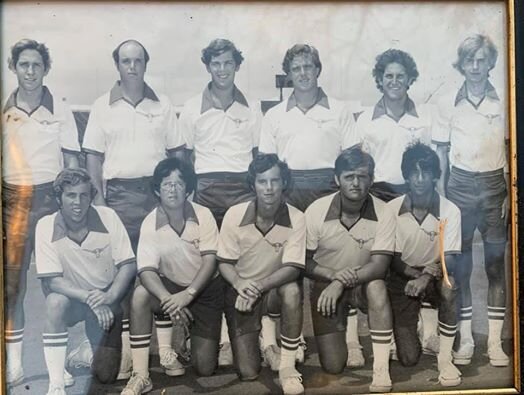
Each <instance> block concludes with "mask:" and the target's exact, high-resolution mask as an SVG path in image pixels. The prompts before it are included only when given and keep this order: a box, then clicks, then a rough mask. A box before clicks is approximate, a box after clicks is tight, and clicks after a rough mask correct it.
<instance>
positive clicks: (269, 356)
mask: <svg viewBox="0 0 524 395" xmlns="http://www.w3.org/2000/svg"><path fill="white" fill-rule="evenodd" d="M262 355H263V357H264V363H265V365H266V366H269V367H270V368H271V370H272V371H273V372H278V370H279V369H280V356H281V354H280V348H279V347H278V346H277V345H276V344H270V345H269V346H267V347H266V348H265V349H264V351H263V353H262Z"/></svg>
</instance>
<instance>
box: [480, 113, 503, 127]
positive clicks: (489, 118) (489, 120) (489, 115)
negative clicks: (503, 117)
mask: <svg viewBox="0 0 524 395" xmlns="http://www.w3.org/2000/svg"><path fill="white" fill-rule="evenodd" d="M484 117H485V118H486V119H487V120H488V123H489V124H490V125H491V124H492V123H493V120H494V119H495V118H498V117H500V115H499V114H484Z"/></svg>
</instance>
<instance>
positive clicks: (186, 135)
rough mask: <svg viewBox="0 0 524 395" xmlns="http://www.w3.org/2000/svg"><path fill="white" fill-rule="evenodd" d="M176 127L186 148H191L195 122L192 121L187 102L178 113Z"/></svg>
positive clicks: (193, 139) (192, 146)
mask: <svg viewBox="0 0 524 395" xmlns="http://www.w3.org/2000/svg"><path fill="white" fill-rule="evenodd" d="M178 129H179V132H180V136H181V137H182V139H183V141H184V143H185V144H186V148H187V149H193V148H194V141H195V122H194V121H193V117H192V116H191V111H190V109H189V105H188V104H187V103H186V105H185V106H184V108H183V109H182V112H181V113H180V119H179V120H178Z"/></svg>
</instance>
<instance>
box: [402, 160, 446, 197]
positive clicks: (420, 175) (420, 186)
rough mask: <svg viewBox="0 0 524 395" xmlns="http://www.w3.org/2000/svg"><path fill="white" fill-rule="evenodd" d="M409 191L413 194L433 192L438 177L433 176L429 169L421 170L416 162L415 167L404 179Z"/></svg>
mask: <svg viewBox="0 0 524 395" xmlns="http://www.w3.org/2000/svg"><path fill="white" fill-rule="evenodd" d="M406 181H407V183H408V185H409V190H410V192H411V193H412V194H413V195H415V196H428V195H430V194H431V193H433V190H434V189H435V184H436V182H437V181H438V179H436V178H435V176H434V175H433V172H432V171H431V170H422V169H421V168H420V165H419V164H418V163H417V167H416V169H413V170H412V171H411V172H410V173H409V176H408V179H407V180H406Z"/></svg>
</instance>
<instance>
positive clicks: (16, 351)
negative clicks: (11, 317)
mask: <svg viewBox="0 0 524 395" xmlns="http://www.w3.org/2000/svg"><path fill="white" fill-rule="evenodd" d="M23 340H24V328H21V329H13V330H9V329H6V330H5V349H6V357H7V365H8V367H9V368H10V369H16V368H21V367H22V344H23Z"/></svg>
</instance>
